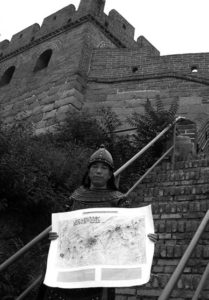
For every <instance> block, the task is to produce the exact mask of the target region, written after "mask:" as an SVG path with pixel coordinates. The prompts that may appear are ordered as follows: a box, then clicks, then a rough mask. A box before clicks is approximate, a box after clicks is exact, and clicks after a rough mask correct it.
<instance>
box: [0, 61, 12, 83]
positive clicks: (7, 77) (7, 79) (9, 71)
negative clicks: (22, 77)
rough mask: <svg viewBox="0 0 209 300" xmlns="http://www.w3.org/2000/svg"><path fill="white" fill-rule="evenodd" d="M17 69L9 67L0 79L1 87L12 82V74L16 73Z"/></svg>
mask: <svg viewBox="0 0 209 300" xmlns="http://www.w3.org/2000/svg"><path fill="white" fill-rule="evenodd" d="M14 71H15V67H14V66H12V67H9V68H8V69H7V70H6V71H5V72H4V74H3V75H2V77H1V79H0V87H2V86H4V85H7V84H9V83H10V81H11V79H12V76H13V74H14Z"/></svg>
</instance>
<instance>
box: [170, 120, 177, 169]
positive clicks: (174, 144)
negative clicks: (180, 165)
mask: <svg viewBox="0 0 209 300" xmlns="http://www.w3.org/2000/svg"><path fill="white" fill-rule="evenodd" d="M175 155H176V123H175V124H174V128H173V153H172V161H171V166H172V170H173V169H174V167H175Z"/></svg>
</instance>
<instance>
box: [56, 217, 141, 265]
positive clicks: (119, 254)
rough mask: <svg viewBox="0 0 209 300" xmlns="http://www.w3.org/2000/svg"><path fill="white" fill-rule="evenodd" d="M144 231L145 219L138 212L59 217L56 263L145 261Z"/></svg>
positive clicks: (135, 262)
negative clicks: (71, 217)
mask: <svg viewBox="0 0 209 300" xmlns="http://www.w3.org/2000/svg"><path fill="white" fill-rule="evenodd" d="M93 218H94V219H93ZM113 218H114V221H113ZM144 233H145V219H144V217H142V216H141V217H136V216H135V218H133V217H130V216H128V217H127V218H124V216H123V217H121V216H118V217H116V216H114V217H113V216H108V217H107V216H99V217H83V218H81V219H74V220H72V221H71V222H69V221H66V220H63V221H60V222H59V230H58V235H59V237H60V238H59V242H58V248H57V249H58V251H57V267H62V268H69V267H82V266H87V265H88V266H89V265H136V264H143V263H146V248H145V238H146V236H145V234H144Z"/></svg>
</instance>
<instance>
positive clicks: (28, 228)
mask: <svg viewBox="0 0 209 300" xmlns="http://www.w3.org/2000/svg"><path fill="white" fill-rule="evenodd" d="M156 100H157V101H156V108H155V107H153V105H152V103H151V102H150V100H147V102H146V104H145V106H144V108H145V114H144V115H139V114H137V113H134V114H133V115H132V116H131V118H129V123H130V124H131V126H134V127H136V128H137V130H136V133H134V134H133V135H132V136H130V135H128V134H123V135H121V134H120V135H119V134H115V133H114V131H117V130H118V128H120V126H121V125H122V124H121V121H120V119H119V117H118V116H117V114H116V113H114V112H113V111H112V110H111V108H108V107H106V108H100V109H99V110H98V111H97V112H96V116H97V117H95V116H94V115H93V114H91V113H90V112H89V111H87V110H86V111H84V110H83V111H81V112H77V113H73V114H69V115H68V117H67V119H66V122H65V123H64V124H62V126H59V127H58V128H57V132H56V133H54V134H45V135H40V136H35V135H34V132H33V127H32V126H29V125H28V124H22V123H17V124H15V125H14V126H13V127H10V128H6V127H3V126H2V125H0V178H1V180H0V218H1V219H2V220H3V221H4V220H5V223H6V222H8V218H7V215H11V216H13V215H15V217H16V218H17V219H18V222H19V223H17V224H20V225H17V227H18V226H19V227H18V228H16V229H17V230H16V231H15V232H16V233H15V234H13V235H11V237H7V240H8V241H9V240H10V242H9V243H8V244H2V246H1V248H0V262H2V261H4V260H5V259H6V258H7V257H8V256H10V255H11V254H12V253H13V251H17V250H18V249H19V248H20V247H21V246H22V245H24V244H25V243H26V242H28V241H29V240H31V239H32V238H33V237H34V236H35V235H37V234H38V233H39V232H40V231H42V230H43V229H45V228H46V227H47V226H48V225H49V224H50V219H51V213H52V212H58V211H64V210H66V209H69V205H70V203H69V201H68V197H69V195H70V194H71V193H72V191H73V190H74V189H75V188H77V187H78V185H79V184H80V182H81V180H82V176H83V175H84V173H85V169H86V167H87V163H88V159H89V156H90V155H91V154H92V153H93V152H94V151H95V150H96V149H97V148H98V147H99V146H100V145H101V144H105V146H106V148H107V149H108V150H109V151H110V152H111V153H112V155H113V157H114V162H115V169H117V168H119V167H120V166H122V165H123V164H124V163H125V162H126V161H127V160H128V159H130V158H131V157H132V156H133V155H135V154H136V152H138V151H139V150H140V149H141V148H142V147H143V146H144V145H145V144H147V143H148V142H149V141H150V140H151V139H152V138H153V137H155V136H156V134H157V133H158V132H159V131H161V129H163V128H164V127H165V126H166V125H167V124H168V123H170V122H171V121H172V120H173V118H174V117H175V114H176V111H177V108H178V102H177V101H174V102H172V103H171V106H170V108H169V110H165V109H164V107H163V105H162V102H161V100H160V98H157V99H156ZM157 151H158V150H157ZM157 151H155V153H154V152H153V150H152V152H149V153H148V154H146V157H143V158H142V159H140V160H138V161H137V162H136V163H134V166H132V167H130V168H128V169H127V170H126V171H125V172H123V174H122V177H121V185H120V187H121V190H122V191H127V189H128V188H129V187H130V186H131V185H132V184H133V183H134V182H135V181H136V179H138V178H137V177H136V174H142V172H144V170H145V169H146V168H147V166H148V164H149V162H150V161H151V160H152V157H153V153H154V154H155V155H157V154H158V153H157ZM137 176H138V175H137ZM14 226H15V223H14ZM8 232H10V230H9V229H8ZM0 239H1V240H2V239H3V237H2V236H1V235H0ZM17 241H18V243H17ZM45 255H46V247H42V246H40V245H38V246H37V247H36V248H35V249H34V251H32V253H31V254H30V255H29V254H28V255H26V256H25V257H24V260H21V262H19V263H18V264H17V265H15V266H14V267H11V268H9V272H8V273H5V274H4V276H3V277H2V278H1V279H2V280H1V285H0V296H1V297H3V295H5V293H10V294H14V293H15V294H18V293H19V292H20V291H21V290H23V288H24V287H26V286H27V284H28V282H29V281H30V280H31V279H34V278H35V275H36V274H39V272H40V268H39V267H38V266H40V260H39V259H40V257H43V258H44V257H45ZM18 270H21V274H22V276H21V278H22V277H24V282H22V283H21V282H20V281H19V279H18V278H17V277H18V274H19V271H18Z"/></svg>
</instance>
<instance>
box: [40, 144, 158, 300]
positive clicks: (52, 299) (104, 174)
mask: <svg viewBox="0 0 209 300" xmlns="http://www.w3.org/2000/svg"><path fill="white" fill-rule="evenodd" d="M113 169H114V165H113V158H112V156H111V154H110V153H109V152H108V151H107V150H106V149H105V147H104V146H103V145H101V147H100V148H99V150H97V151H96V152H94V153H93V154H92V156H91V157H90V159H89V163H88V170H87V172H86V174H85V175H84V178H83V181H82V185H81V187H79V188H78V189H77V190H75V192H74V193H73V194H72V195H71V197H70V203H71V210H78V209H86V208H97V207H127V206H128V201H127V200H126V198H125V196H124V194H122V193H121V192H119V191H118V190H117V187H116V185H115V178H114V173H113ZM57 237H58V235H57V233H56V232H51V233H50V237H49V238H50V239H51V240H53V239H56V238H57ZM149 237H150V239H151V240H153V241H154V242H155V241H156V238H155V235H150V236H149ZM41 294H42V295H41ZM42 299H44V300H56V299H60V300H114V299H115V293H114V288H108V289H107V288H88V289H87V288H82V289H60V288H50V287H45V288H44V286H42V287H41V290H40V293H39V295H38V299H37V300H42Z"/></svg>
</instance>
